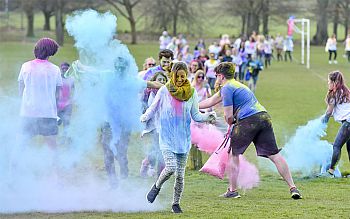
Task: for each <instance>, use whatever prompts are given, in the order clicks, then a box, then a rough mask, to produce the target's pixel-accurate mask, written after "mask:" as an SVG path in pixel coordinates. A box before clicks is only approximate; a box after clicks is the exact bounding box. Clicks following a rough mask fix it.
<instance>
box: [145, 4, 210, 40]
mask: <svg viewBox="0 0 350 219" xmlns="http://www.w3.org/2000/svg"><path fill="white" fill-rule="evenodd" d="M204 2H206V1H204ZM148 3H149V4H150V7H149V10H148V13H149V14H150V15H151V18H152V19H153V22H152V26H153V27H158V28H159V29H162V30H168V29H171V30H172V32H173V35H177V33H178V28H179V23H181V24H186V25H188V26H190V25H191V24H192V23H194V21H195V17H196V11H195V10H194V9H193V8H194V5H193V4H192V3H191V1H190V0H173V1H163V0H155V1H151V0H149V1H148ZM194 4H195V3H194ZM198 11H199V10H198Z"/></svg>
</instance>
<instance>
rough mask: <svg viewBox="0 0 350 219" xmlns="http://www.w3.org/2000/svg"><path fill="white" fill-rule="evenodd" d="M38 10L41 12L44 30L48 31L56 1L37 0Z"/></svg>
mask: <svg viewBox="0 0 350 219" xmlns="http://www.w3.org/2000/svg"><path fill="white" fill-rule="evenodd" d="M37 3H38V8H39V9H40V10H41V11H42V12H43V14H44V18H45V23H44V30H46V31H50V30H51V26H50V18H51V17H52V16H53V15H54V14H55V7H56V0H38V2H37Z"/></svg>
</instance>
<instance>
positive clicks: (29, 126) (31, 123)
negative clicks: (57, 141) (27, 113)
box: [21, 117, 58, 136]
mask: <svg viewBox="0 0 350 219" xmlns="http://www.w3.org/2000/svg"><path fill="white" fill-rule="evenodd" d="M21 129H22V133H23V134H25V135H28V136H35V135H42V136H50V135H57V134H58V125H57V119H54V118H32V117H22V118H21Z"/></svg>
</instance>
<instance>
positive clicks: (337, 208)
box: [0, 43, 350, 218]
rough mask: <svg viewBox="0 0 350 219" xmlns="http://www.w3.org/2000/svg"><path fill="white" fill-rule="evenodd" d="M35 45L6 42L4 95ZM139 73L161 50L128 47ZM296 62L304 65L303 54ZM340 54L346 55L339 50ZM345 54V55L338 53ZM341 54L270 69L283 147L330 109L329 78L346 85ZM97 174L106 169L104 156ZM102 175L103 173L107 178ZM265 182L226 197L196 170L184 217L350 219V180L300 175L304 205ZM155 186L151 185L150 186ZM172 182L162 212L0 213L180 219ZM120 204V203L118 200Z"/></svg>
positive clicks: (316, 52)
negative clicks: (336, 73) (336, 74)
mask: <svg viewBox="0 0 350 219" xmlns="http://www.w3.org/2000/svg"><path fill="white" fill-rule="evenodd" d="M32 47H33V43H0V88H1V89H0V95H13V94H14V92H17V82H16V79H17V76H18V72H19V69H20V66H21V64H22V63H23V62H25V61H27V60H29V59H31V58H32ZM129 48H130V50H131V52H132V54H133V55H134V56H135V58H136V61H137V63H138V66H139V67H140V66H141V64H142V62H143V60H144V58H146V57H147V56H150V55H152V56H153V57H156V55H157V50H158V44H157V43H149V44H139V45H133V46H129ZM296 49H297V51H295V53H294V56H295V58H296V59H300V54H299V50H298V49H299V48H298V47H297V48H296ZM339 51H341V50H339ZM339 53H341V52H339ZM341 55H342V54H339V56H338V57H339V58H338V61H339V64H338V65H329V64H328V60H327V57H328V56H327V54H326V53H325V52H324V50H323V47H312V51H311V69H310V70H307V69H306V68H305V66H302V65H300V64H298V63H297V62H294V63H289V62H280V63H277V62H273V65H272V67H271V68H269V69H266V70H264V71H262V72H261V75H260V79H259V82H258V88H257V93H256V95H257V97H258V99H259V100H260V102H261V103H262V104H263V105H264V106H265V107H266V108H267V110H268V112H269V113H270V114H271V116H272V120H273V125H274V130H275V133H276V137H277V141H278V144H279V145H280V146H283V145H284V144H285V143H286V141H287V140H288V138H289V137H290V136H291V135H292V134H293V133H294V132H295V130H296V128H297V127H298V126H300V125H304V124H306V122H307V121H309V120H310V119H314V118H316V117H318V116H320V115H321V114H322V113H323V112H324V111H325V107H326V105H325V103H324V100H323V99H324V96H325V93H326V91H327V83H326V78H327V74H328V73H329V72H330V71H332V70H335V69H339V70H341V71H342V72H343V73H344V75H345V77H346V79H348V80H350V77H349V71H348V69H349V65H350V64H348V63H347V62H346V60H345V59H344V58H343V57H342V56H341ZM76 58H77V57H76V51H75V49H74V47H73V46H72V45H71V44H66V45H65V46H64V47H63V48H61V49H60V51H59V53H58V54H57V56H55V57H53V58H52V61H53V62H54V63H55V64H59V63H60V62H62V61H68V62H72V61H73V60H75V59H76ZM338 128H339V124H336V123H335V122H333V121H331V122H330V123H329V127H328V130H327V133H328V135H327V136H326V139H327V140H328V141H330V142H332V141H333V139H334V137H335V135H336V132H337V130H338ZM131 143H132V145H131V148H130V151H129V153H139V145H140V141H139V140H138V138H136V137H135V138H134V139H133V140H132V142H131ZM100 154H101V158H100V160H99V161H98V162H97V164H96V165H97V169H99V170H100V171H102V170H101V169H103V168H102V166H103V162H102V153H100ZM246 156H247V157H248V159H249V160H250V161H251V162H253V163H255V164H258V159H257V158H256V156H255V150H254V147H252V146H251V147H250V148H249V149H248V151H247V153H246ZM138 157H139V158H138V159H135V160H133V161H130V163H131V173H132V176H133V177H136V175H137V171H138V168H139V165H140V162H141V159H142V155H138ZM341 170H342V171H347V172H349V170H350V164H349V161H348V158H347V153H346V150H345V149H344V148H343V154H342V166H341ZM101 173H102V174H103V172H101ZM260 176H261V180H262V182H261V184H260V186H259V187H258V188H255V189H253V190H249V191H246V192H245V194H244V195H243V197H242V198H241V199H237V200H233V199H223V198H219V197H218V195H219V194H221V193H223V192H224V191H225V189H226V186H227V182H226V181H220V180H217V179H215V178H213V177H210V176H207V175H203V174H200V173H198V172H197V171H187V173H186V178H185V180H186V185H185V191H184V195H183V198H182V202H181V205H182V208H183V210H184V212H185V213H184V214H183V215H182V217H185V218H253V217H254V218H349V216H350V208H349V206H348V203H350V196H349V195H348V191H349V189H350V183H349V179H303V178H298V177H297V176H296V178H295V181H296V184H297V185H298V186H299V188H300V189H301V191H302V193H303V196H304V199H303V200H299V201H294V200H292V199H290V197H289V194H288V188H287V186H286V185H285V183H284V182H283V181H282V180H281V178H280V177H279V176H278V174H276V173H271V172H269V171H267V170H263V169H261V168H260ZM151 183H152V182H151V181H149V184H150V185H151ZM172 183H173V180H170V181H169V182H167V183H166V186H165V188H164V189H162V192H161V195H160V197H159V200H158V201H159V202H161V203H163V204H164V206H165V208H164V210H162V211H158V212H138V213H112V212H75V213H64V214H47V213H26V214H11V215H0V218H173V217H174V215H173V214H172V213H170V202H171V194H172ZM116 198H118V197H116Z"/></svg>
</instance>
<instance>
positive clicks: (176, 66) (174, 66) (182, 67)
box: [171, 61, 188, 76]
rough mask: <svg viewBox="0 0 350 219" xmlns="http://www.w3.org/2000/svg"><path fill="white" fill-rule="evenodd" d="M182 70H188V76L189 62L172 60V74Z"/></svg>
mask: <svg viewBox="0 0 350 219" xmlns="http://www.w3.org/2000/svg"><path fill="white" fill-rule="evenodd" d="M180 70H184V71H185V72H186V76H187V75H188V67H187V64H186V63H185V62H182V61H180V62H175V63H174V62H172V65H171V72H172V74H176V73H177V72H178V71H180Z"/></svg>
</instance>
